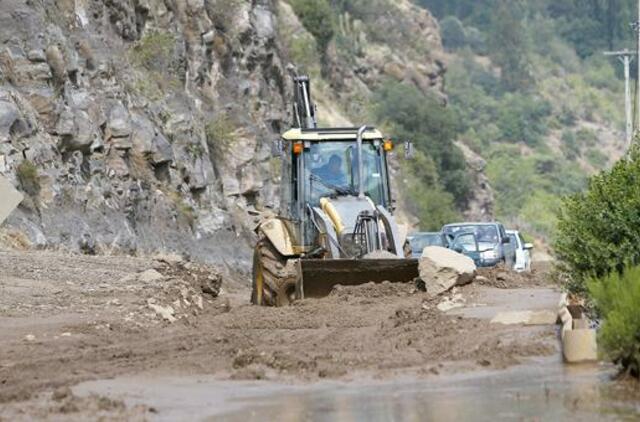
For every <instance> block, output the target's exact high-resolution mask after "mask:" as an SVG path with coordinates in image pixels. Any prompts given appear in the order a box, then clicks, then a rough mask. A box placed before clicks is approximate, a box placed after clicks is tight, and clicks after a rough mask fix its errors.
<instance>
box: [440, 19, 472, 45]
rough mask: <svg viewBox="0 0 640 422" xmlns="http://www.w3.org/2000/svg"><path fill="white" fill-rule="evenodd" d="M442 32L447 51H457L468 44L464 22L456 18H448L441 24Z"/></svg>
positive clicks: (443, 43)
mask: <svg viewBox="0 0 640 422" xmlns="http://www.w3.org/2000/svg"><path fill="white" fill-rule="evenodd" d="M440 32H441V33H442V45H443V46H444V47H445V48H447V49H450V50H456V49H458V48H461V47H464V45H465V44H466V37H465V33H464V27H463V26H462V22H460V20H459V19H458V18H456V17H454V16H447V17H446V18H444V19H443V20H442V21H441V22H440Z"/></svg>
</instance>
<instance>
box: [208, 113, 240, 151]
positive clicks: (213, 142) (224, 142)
mask: <svg viewBox="0 0 640 422" xmlns="http://www.w3.org/2000/svg"><path fill="white" fill-rule="evenodd" d="M205 135H206V137H207V146H208V147H209V152H210V153H214V154H215V153H225V152H226V151H227V150H228V149H229V147H230V146H231V145H232V144H233V143H234V142H236V139H237V133H236V127H235V125H234V123H233V122H232V121H231V119H230V118H229V116H227V115H226V114H219V115H217V116H216V117H215V118H214V119H212V120H211V121H209V123H207V124H206V126H205ZM213 158H214V157H212V159H213Z"/></svg>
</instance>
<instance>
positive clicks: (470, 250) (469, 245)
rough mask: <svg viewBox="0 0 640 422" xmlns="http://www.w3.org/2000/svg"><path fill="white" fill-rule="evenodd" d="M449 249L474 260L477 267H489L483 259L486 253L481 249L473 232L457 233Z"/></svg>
mask: <svg viewBox="0 0 640 422" xmlns="http://www.w3.org/2000/svg"><path fill="white" fill-rule="evenodd" d="M449 248H450V249H453V250H454V251H456V252H458V253H461V254H463V255H465V256H468V257H469V258H471V259H473V262H474V263H475V264H476V267H485V266H487V265H486V264H485V262H484V259H483V254H484V252H486V251H485V250H483V249H480V245H479V244H478V238H477V237H476V234H475V232H474V231H473V230H470V231H458V232H456V234H455V235H454V236H453V239H451V242H450V243H449Z"/></svg>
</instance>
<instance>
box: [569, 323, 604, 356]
mask: <svg viewBox="0 0 640 422" xmlns="http://www.w3.org/2000/svg"><path fill="white" fill-rule="evenodd" d="M562 355H563V356H564V360H565V361H566V362H569V363H578V362H593V361H597V360H598V346H597V343H596V330H592V329H590V328H580V329H577V330H569V331H567V332H565V333H564V336H563V337H562Z"/></svg>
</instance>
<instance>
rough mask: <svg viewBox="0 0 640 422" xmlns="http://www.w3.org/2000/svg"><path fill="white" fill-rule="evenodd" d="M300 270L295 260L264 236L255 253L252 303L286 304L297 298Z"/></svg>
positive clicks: (264, 304)
mask: <svg viewBox="0 0 640 422" xmlns="http://www.w3.org/2000/svg"><path fill="white" fill-rule="evenodd" d="M297 278H298V272H297V270H296V267H295V263H294V262H293V260H290V259H287V258H286V257H284V256H282V255H281V254H280V253H279V252H278V250H277V249H276V248H275V247H274V246H273V244H271V242H270V241H269V239H267V238H262V239H260V240H259V241H258V243H257V244H256V247H255V249H254V253H253V283H252V289H251V303H253V304H254V305H262V306H286V305H288V304H290V303H291V302H292V301H293V300H294V299H295V288H296V281H297Z"/></svg>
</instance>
